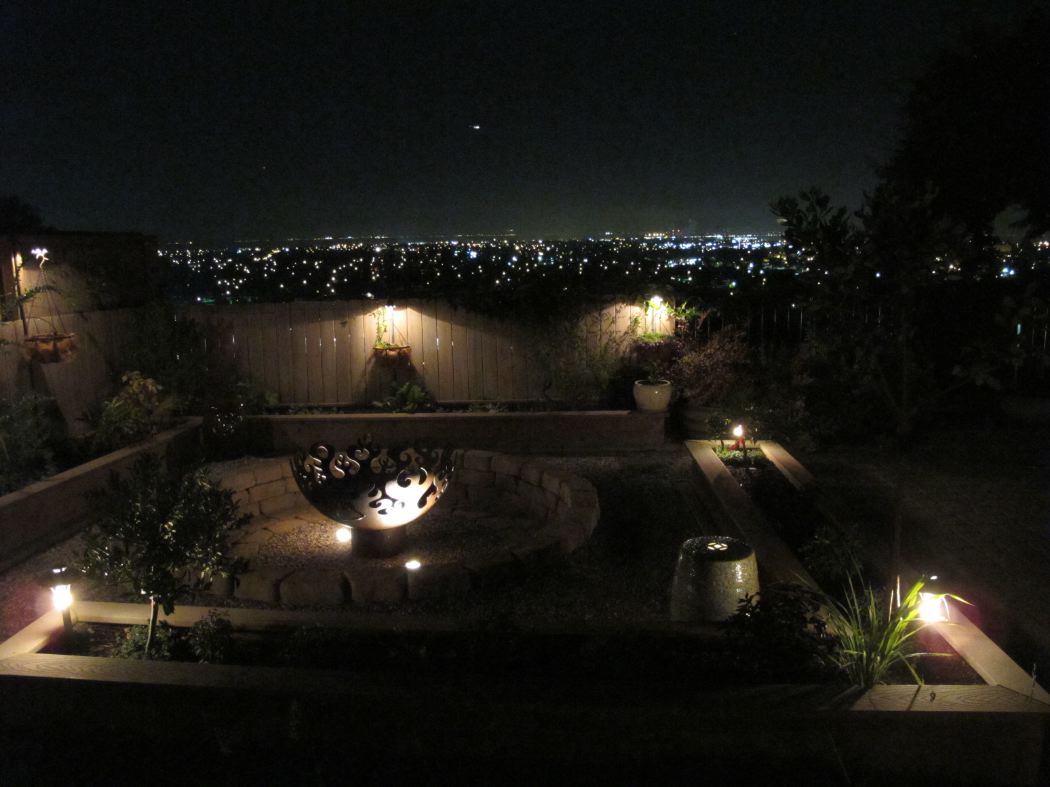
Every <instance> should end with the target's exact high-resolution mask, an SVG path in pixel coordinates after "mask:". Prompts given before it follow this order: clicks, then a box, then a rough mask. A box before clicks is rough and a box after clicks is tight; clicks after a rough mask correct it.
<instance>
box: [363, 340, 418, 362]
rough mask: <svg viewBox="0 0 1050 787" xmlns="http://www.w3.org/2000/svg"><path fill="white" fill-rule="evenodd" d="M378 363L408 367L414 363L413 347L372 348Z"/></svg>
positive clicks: (401, 345)
mask: <svg viewBox="0 0 1050 787" xmlns="http://www.w3.org/2000/svg"><path fill="white" fill-rule="evenodd" d="M372 357H373V358H375V359H376V363H380V364H383V365H385V366H398V365H407V364H409V363H411V362H412V346H411V345H409V344H387V345H384V346H382V347H373V348H372Z"/></svg>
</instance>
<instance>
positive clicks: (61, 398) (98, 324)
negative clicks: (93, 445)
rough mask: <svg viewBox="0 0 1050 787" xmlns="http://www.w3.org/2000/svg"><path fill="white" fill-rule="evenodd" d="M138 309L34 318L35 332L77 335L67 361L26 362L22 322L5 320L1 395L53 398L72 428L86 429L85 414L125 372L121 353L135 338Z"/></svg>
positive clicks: (1, 344)
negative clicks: (83, 417) (31, 395)
mask: <svg viewBox="0 0 1050 787" xmlns="http://www.w3.org/2000/svg"><path fill="white" fill-rule="evenodd" d="M135 311H136V310H135V309H115V310H112V311H102V312H80V313H73V314H63V315H62V316H61V318H60V321H59V320H55V319H42V318H30V319H29V333H30V335H32V334H37V333H40V334H47V333H51V332H52V331H54V330H56V329H57V330H63V331H67V332H70V333H74V334H76V343H77V351H76V353H75V354H74V355H73V357H72V358H70V359H69V360H68V361H63V362H62V363H45V364H40V363H34V364H27V363H25V362H24V361H23V359H22V338H23V337H22V323H21V322H19V321H17V320H16V321H14V322H4V323H0V340H3V341H2V342H0V398H5V399H10V398H12V397H14V396H16V395H20V394H25V393H37V394H40V395H41V396H50V397H53V398H54V399H55V401H56V402H57V404H58V407H59V409H60V410H61V411H62V414H63V416H65V420H66V423H67V424H68V425H69V428H70V429H71V431H73V432H74V433H76V432H80V431H83V428H84V425H83V424H82V423H81V422H80V421H79V419H80V417H81V416H82V415H83V414H84V412H85V411H86V410H87V409H89V408H90V407H93V406H94V405H96V404H98V403H99V402H100V401H101V400H102V399H104V398H105V397H106V396H108V395H110V394H111V393H112V391H113V387H114V383H115V382H116V378H117V376H118V375H119V374H120V373H121V372H122V371H124V368H123V366H122V365H121V363H120V357H121V355H122V354H123V352H124V349H125V348H126V347H127V346H128V343H129V342H130V341H133V336H132V324H133V319H134V315H135Z"/></svg>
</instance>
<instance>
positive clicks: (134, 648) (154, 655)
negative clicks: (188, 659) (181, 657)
mask: <svg viewBox="0 0 1050 787" xmlns="http://www.w3.org/2000/svg"><path fill="white" fill-rule="evenodd" d="M149 628H150V627H149V626H128V627H127V628H126V629H124V633H123V636H122V637H121V639H120V640H118V641H117V643H116V645H115V647H114V654H115V655H116V656H118V657H119V658H122V659H145V658H151V659H155V660H157V661H171V658H172V651H173V650H174V648H175V630H174V629H173V628H172V627H171V626H169V625H168V624H167V623H165V622H164V621H163V620H162V621H160V622H159V623H158V624H157V625H156V628H155V629H154V631H153V635H152V641H151V637H150V633H149ZM147 643H148V644H149V655H148V656H147V655H146V646H147Z"/></svg>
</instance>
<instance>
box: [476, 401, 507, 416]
mask: <svg viewBox="0 0 1050 787" xmlns="http://www.w3.org/2000/svg"><path fill="white" fill-rule="evenodd" d="M507 409H508V408H507V405H506V404H504V403H503V402H471V403H470V404H469V405H467V412H468V413H505V412H507Z"/></svg>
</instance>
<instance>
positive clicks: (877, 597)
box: [827, 577, 962, 689]
mask: <svg viewBox="0 0 1050 787" xmlns="http://www.w3.org/2000/svg"><path fill="white" fill-rule="evenodd" d="M924 587H925V582H924V581H923V580H921V579H920V580H919V581H917V582H916V583H915V584H914V585H912V586H911V589H909V590H908V592H907V594H906V595H905V596H904V598H902V599H901V602H900V605H899V606H895V605H894V604H893V603H892V597H893V593H892V591H891V592H888V593H881V594H880V593H878V592H876V591H875V590H874V589H873V588H871V587H870V586H867V585H863V584H861V585H858V584H855V583H854V582H853V579H852V577H851V578H849V579H848V580H847V582H846V586H845V597H844V599H843V600H842V601H837V600H834V599H829V602H828V608H827V618H828V627H829V629H830V631H831V632H832V633H833V635H834V637H835V639H836V641H837V642H838V645H839V647H838V650H837V652H836V663H837V664H838V665H839V667H840V668H841V669H842V671H844V672H845V673H846V675H847V677H848V678H849V680H850V681H851V682H852V683H853V684H854V685H856V686H859V687H861V688H864V689H870V688H871V687H872V686H875V685H878V684H880V683H885V682H886V679H887V677H888V676H889V675H890V672H891V671H892V670H893V669H894V668H898V667H904V668H905V669H907V671H908V672H909V673H910V674H911V676H912V678H913V679H914V680H915V682H916V683H920V684H921V683H922V678H920V677H919V673H918V672H917V671H916V670H915V667H914V666H913V665H912V662H913V661H915V660H916V659H918V658H919V657H920V656H926V655H931V654H927V653H920V652H915V651H912V650H911V648H910V646H911V644H912V638H913V637H914V636H915V635H916V634H917V633H918V632H919V631H921V630H922V629H923V628H924V627H925V626H926V624H925V623H922V622H921V621H920V619H919V609H920V604H921V603H922V600H923V598H922V596H921V595H920V594H921V593H922V589H923V588H924ZM931 595H932V597H933V598H934V599H943V598H945V597H949V596H950V597H951V598H954V599H956V600H957V601H962V599H960V598H959V597H958V596H952V595H951V594H947V593H936V594H931Z"/></svg>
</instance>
